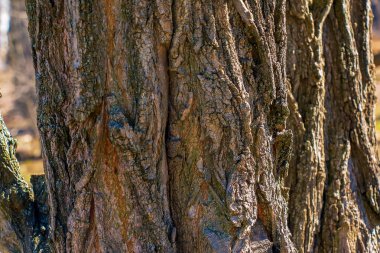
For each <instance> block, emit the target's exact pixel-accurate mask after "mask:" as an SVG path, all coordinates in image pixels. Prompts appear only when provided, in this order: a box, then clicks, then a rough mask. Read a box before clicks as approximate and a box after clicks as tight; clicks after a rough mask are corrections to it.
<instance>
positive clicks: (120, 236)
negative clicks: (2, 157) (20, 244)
mask: <svg viewBox="0 0 380 253" xmlns="http://www.w3.org/2000/svg"><path fill="white" fill-rule="evenodd" d="M27 11H28V16H29V31H30V34H31V38H32V47H33V55H34V64H35V68H36V77H37V89H38V101H39V105H38V127H39V130H40V134H41V139H42V146H43V157H44V161H45V172H46V179H47V189H48V193H49V207H50V220H49V223H50V232H51V233H50V239H51V242H50V244H51V247H52V248H53V251H56V252H296V251H297V250H298V251H300V252H376V251H379V250H380V246H379V241H380V227H379V220H380V210H379V205H380V197H379V192H380V188H379V166H378V161H377V157H376V156H375V151H374V147H375V135H374V119H373V111H374V101H375V99H374V84H373V67H372V65H373V64H372V62H373V60H372V54H371V48H370V42H369V39H370V37H369V36H370V26H371V22H372V21H371V19H370V1H369V0H368V1H356V0H334V1H333V0H319V1H313V2H310V1H301V2H299V1H295V0H288V1H287V2H286V1H285V0H261V1H253V0H250V1H244V0H231V1H222V0H216V1H210V0H200V1H190V0H181V1H179V0H176V1H174V0H173V1H163V0H156V1H147V0H142V1H121V0H107V1H71V0H67V1H47V0H27ZM286 30H287V31H286ZM288 116H289V118H288ZM286 122H288V126H286ZM292 147H293V152H292ZM288 172H289V173H288ZM288 221H289V225H288Z"/></svg>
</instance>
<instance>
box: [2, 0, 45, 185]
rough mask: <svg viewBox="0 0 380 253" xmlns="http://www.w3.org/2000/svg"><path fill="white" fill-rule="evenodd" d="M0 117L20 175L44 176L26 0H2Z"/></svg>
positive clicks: (27, 177) (28, 177)
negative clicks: (14, 144) (12, 140)
mask: <svg viewBox="0 0 380 253" xmlns="http://www.w3.org/2000/svg"><path fill="white" fill-rule="evenodd" d="M0 91H1V93H2V96H1V98H0V113H1V115H2V116H3V118H4V120H5V123H6V124H7V126H8V128H9V130H10V132H11V134H12V135H13V137H15V138H16V139H17V157H18V159H19V161H20V165H21V172H22V174H23V175H24V176H25V178H26V179H27V181H28V182H29V179H30V175H33V174H42V173H43V165H42V160H41V148H40V142H39V137H38V131H37V121H36V92H35V86H34V69H33V59H32V53H31V49H30V41H29V35H28V21H27V16H26V12H25V1H24V0H0Z"/></svg>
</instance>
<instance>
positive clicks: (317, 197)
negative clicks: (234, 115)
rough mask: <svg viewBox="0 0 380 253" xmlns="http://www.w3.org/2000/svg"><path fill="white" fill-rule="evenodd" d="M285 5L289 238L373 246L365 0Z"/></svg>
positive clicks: (375, 196) (325, 247) (360, 248)
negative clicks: (291, 135)
mask: <svg viewBox="0 0 380 253" xmlns="http://www.w3.org/2000/svg"><path fill="white" fill-rule="evenodd" d="M289 4H290V5H289V7H290V9H289V11H288V22H287V23H288V54H287V56H288V60H287V73H288V78H289V82H290V90H291V94H289V101H290V102H289V104H290V109H291V117H290V120H289V121H290V126H291V129H293V132H294V136H295V138H294V142H295V146H294V148H295V150H298V151H297V152H294V156H293V158H292V162H291V166H290V172H289V180H287V182H288V185H289V186H290V188H291V191H290V196H291V198H290V201H289V226H290V229H291V231H292V234H293V242H294V243H295V245H296V248H297V249H299V251H300V252H312V251H316V252H375V251H378V250H379V242H380V237H379V236H380V234H379V214H380V213H379V211H380V210H379V203H380V198H379V175H380V171H379V166H378V160H377V157H376V152H375V133H374V103H375V98H374V92H375V86H374V82H373V72H374V66H373V59H372V54H371V47H370V29H371V24H372V20H371V19H370V11H371V10H370V1H350V0H335V1H331V0H330V1H329V0H324V1H317V2H314V3H308V2H304V3H303V4H302V5H300V4H299V3H298V1H294V3H292V2H290V3H289Z"/></svg>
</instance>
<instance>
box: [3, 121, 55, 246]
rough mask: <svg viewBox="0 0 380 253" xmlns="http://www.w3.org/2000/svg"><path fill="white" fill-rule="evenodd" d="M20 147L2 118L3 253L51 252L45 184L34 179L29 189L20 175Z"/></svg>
mask: <svg viewBox="0 0 380 253" xmlns="http://www.w3.org/2000/svg"><path fill="white" fill-rule="evenodd" d="M16 146H17V142H16V140H15V139H13V138H12V136H11V135H10V133H9V131H8V129H7V128H6V126H5V124H4V121H3V119H2V118H1V117H0V178H1V180H0V192H1V195H0V252H2V253H8V252H12V253H17V252H25V253H29V252H41V251H40V250H42V252H50V250H49V245H48V243H47V235H48V229H49V226H48V222H47V217H48V215H49V214H48V207H47V204H46V203H47V195H46V194H47V192H46V189H45V180H44V177H43V176H32V179H31V182H32V186H33V190H32V188H31V187H29V186H28V185H27V183H26V182H25V181H24V180H23V178H22V176H21V174H20V167H19V164H18V162H17V159H16V155H15V149H16ZM33 192H34V193H33Z"/></svg>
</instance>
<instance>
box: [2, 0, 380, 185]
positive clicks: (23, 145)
mask: <svg viewBox="0 0 380 253" xmlns="http://www.w3.org/2000/svg"><path fill="white" fill-rule="evenodd" d="M24 1H25V0H0V91H1V93H2V97H1V98H0V113H1V115H2V116H3V118H4V120H5V122H6V124H7V126H8V128H9V130H10V131H11V133H12V135H13V137H15V138H16V139H17V143H18V145H17V146H18V148H17V157H18V159H19V161H20V165H21V173H22V174H23V175H24V177H25V178H26V179H27V181H28V182H29V180H30V176H31V175H34V174H42V173H43V165H42V160H41V148H40V143H39V137H38V131H37V125H36V124H37V123H36V92H35V86H34V70H33V60H32V55H31V49H30V41H29V36H28V30H27V28H28V22H27V16H26V12H25V4H24ZM372 10H373V15H374V25H373V38H372V43H373V51H374V54H375V63H376V65H377V67H376V87H377V88H376V93H377V94H376V96H377V98H378V101H377V106H376V131H377V140H378V141H379V140H380V99H379V98H380V0H373V1H372ZM378 147H380V144H379V145H378ZM378 150H379V149H378Z"/></svg>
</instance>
